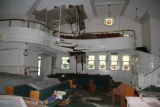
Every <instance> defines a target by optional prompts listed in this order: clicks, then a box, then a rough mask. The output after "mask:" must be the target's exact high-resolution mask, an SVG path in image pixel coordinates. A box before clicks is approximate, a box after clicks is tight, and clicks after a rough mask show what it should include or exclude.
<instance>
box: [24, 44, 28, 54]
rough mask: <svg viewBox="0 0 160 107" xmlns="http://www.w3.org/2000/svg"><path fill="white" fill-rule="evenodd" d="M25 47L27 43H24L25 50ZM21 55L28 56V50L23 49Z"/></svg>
mask: <svg viewBox="0 0 160 107" xmlns="http://www.w3.org/2000/svg"><path fill="white" fill-rule="evenodd" d="M27 45H28V43H26V48H27ZM23 55H24V56H28V50H27V49H24V52H23Z"/></svg>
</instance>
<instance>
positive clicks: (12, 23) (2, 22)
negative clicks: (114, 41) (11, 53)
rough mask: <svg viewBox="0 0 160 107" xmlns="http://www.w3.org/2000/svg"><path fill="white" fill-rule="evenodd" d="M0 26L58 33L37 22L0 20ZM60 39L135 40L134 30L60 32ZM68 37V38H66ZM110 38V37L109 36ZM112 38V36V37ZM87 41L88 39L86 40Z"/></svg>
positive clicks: (54, 34)
mask: <svg viewBox="0 0 160 107" xmlns="http://www.w3.org/2000/svg"><path fill="white" fill-rule="evenodd" d="M0 26H7V27H16V26H17V27H26V28H34V29H38V30H41V31H44V32H47V33H49V34H50V35H52V36H57V34H56V33H58V32H59V31H57V30H54V29H53V28H51V27H49V26H47V25H46V24H44V23H43V22H39V21H31V20H26V19H0ZM60 33H61V37H62V38H65V37H66V39H86V38H79V37H78V36H83V35H84V36H87V35H98V37H99V36H100V38H108V37H107V36H106V37H105V36H104V35H105V34H107V35H112V34H113V35H114V34H120V36H115V37H133V38H135V31H134V30H129V29H125V30H117V31H106V32H85V33H74V34H73V33H68V32H62V31H61V32H60ZM67 36H70V37H67ZM111 37H112V36H111ZM113 37H114V36H113ZM87 39H88V38H87ZM90 39H97V38H90Z"/></svg>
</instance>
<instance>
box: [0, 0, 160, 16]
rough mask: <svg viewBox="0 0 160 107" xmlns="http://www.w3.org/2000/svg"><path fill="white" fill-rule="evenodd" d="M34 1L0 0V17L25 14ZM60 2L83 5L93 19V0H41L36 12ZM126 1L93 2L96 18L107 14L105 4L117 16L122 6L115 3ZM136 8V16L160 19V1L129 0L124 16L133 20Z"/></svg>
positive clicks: (96, 0)
mask: <svg viewBox="0 0 160 107" xmlns="http://www.w3.org/2000/svg"><path fill="white" fill-rule="evenodd" d="M34 1H35V0H0V17H2V16H3V15H10V16H14V17H15V16H16V15H20V14H26V13H27V12H28V10H29V9H30V8H31V6H32V4H33V3H34ZM60 1H62V3H61V4H62V5H63V4H65V5H66V7H67V6H68V5H69V4H72V5H78V4H83V5H84V8H85V11H86V13H87V15H88V18H89V19H91V18H93V17H94V11H93V9H92V6H93V5H91V1H94V0H42V1H41V3H40V4H39V6H38V7H37V9H38V10H41V9H45V8H47V9H48V10H50V9H52V8H53V6H59V5H60ZM125 1H126V0H95V1H94V2H95V3H94V6H95V9H96V12H97V16H98V17H105V16H106V15H107V14H108V11H107V9H108V8H107V5H100V4H107V3H111V4H114V5H111V13H112V15H114V16H119V15H120V13H121V11H122V8H123V7H124V5H115V4H117V3H119V4H120V3H121V4H123V3H124V2H125ZM136 8H138V15H139V17H141V16H142V15H143V14H144V13H145V12H147V11H148V12H149V13H150V14H151V15H154V16H158V17H160V0H129V4H128V6H127V8H126V10H125V12H124V15H125V16H127V17H129V18H131V19H134V18H135V14H136Z"/></svg>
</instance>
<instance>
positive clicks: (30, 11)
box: [27, 0, 42, 17]
mask: <svg viewBox="0 0 160 107" xmlns="http://www.w3.org/2000/svg"><path fill="white" fill-rule="evenodd" d="M41 1H42V0H35V2H34V3H33V5H32V6H31V8H30V9H29V10H28V12H27V15H28V16H29V17H30V16H32V13H33V11H34V10H35V9H36V8H37V7H38V5H39V4H40V2H41Z"/></svg>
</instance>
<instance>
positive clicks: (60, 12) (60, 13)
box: [58, 0, 62, 40]
mask: <svg viewBox="0 0 160 107" xmlns="http://www.w3.org/2000/svg"><path fill="white" fill-rule="evenodd" d="M61 2H62V1H61V0H60V5H59V6H60V9H59V34H58V39H59V40H60V36H61V17H62V9H61V8H62V7H61Z"/></svg>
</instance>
